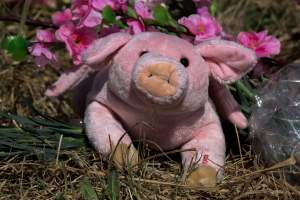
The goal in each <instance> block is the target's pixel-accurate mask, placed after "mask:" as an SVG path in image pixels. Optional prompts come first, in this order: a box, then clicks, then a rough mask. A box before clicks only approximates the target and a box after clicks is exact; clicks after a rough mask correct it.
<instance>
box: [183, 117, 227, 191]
mask: <svg viewBox="0 0 300 200" xmlns="http://www.w3.org/2000/svg"><path fill="white" fill-rule="evenodd" d="M187 149H194V150H195V151H183V152H182V153H181V156H182V162H183V165H184V167H185V170H187V169H188V168H190V167H191V166H193V165H195V166H196V168H195V169H194V170H193V171H192V172H191V173H190V174H189V175H188V177H187V184H189V185H190V186H206V187H213V186H215V185H216V183H217V182H218V181H219V180H221V179H222V178H223V166H224V159H225V138H224V135H223V131H222V129H221V126H220V124H219V123H218V122H215V123H210V124H208V125H207V126H205V127H202V128H200V129H199V130H197V133H196V135H195V137H194V138H193V139H192V140H190V141H189V142H187V143H186V144H184V145H183V146H182V150H187Z"/></svg>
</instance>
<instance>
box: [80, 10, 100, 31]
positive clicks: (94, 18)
mask: <svg viewBox="0 0 300 200" xmlns="http://www.w3.org/2000/svg"><path fill="white" fill-rule="evenodd" d="M101 22H102V15H101V13H100V12H99V11H96V10H95V9H93V8H90V9H89V10H88V12H87V15H86V16H84V17H83V19H81V21H80V23H79V26H81V25H83V26H86V27H90V28H92V27H95V26H97V25H99V24H101Z"/></svg>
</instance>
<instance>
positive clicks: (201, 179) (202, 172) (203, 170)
mask: <svg viewBox="0 0 300 200" xmlns="http://www.w3.org/2000/svg"><path fill="white" fill-rule="evenodd" d="M186 182H187V184H188V185H189V186H192V187H197V186H204V187H214V186H216V184H217V171H216V170H215V169H214V168H212V167H210V166H206V165H203V166H199V167H198V168H196V169H195V170H194V171H192V172H191V173H190V174H189V176H188V177H187V180H186Z"/></svg>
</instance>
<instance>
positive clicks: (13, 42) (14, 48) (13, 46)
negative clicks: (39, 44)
mask: <svg viewBox="0 0 300 200" xmlns="http://www.w3.org/2000/svg"><path fill="white" fill-rule="evenodd" d="M27 47H28V42H27V40H26V39H25V38H24V37H22V36H19V35H17V36H14V35H11V36H7V37H5V38H4V39H3V41H2V42H1V48H2V49H5V50H6V51H7V52H8V53H9V54H11V56H12V58H13V59H14V60H16V61H21V60H24V59H25V58H26V56H27V54H28V52H27Z"/></svg>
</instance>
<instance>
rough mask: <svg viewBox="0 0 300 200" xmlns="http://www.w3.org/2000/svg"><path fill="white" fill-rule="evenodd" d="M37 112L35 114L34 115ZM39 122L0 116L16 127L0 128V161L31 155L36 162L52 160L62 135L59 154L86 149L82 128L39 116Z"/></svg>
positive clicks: (17, 117)
mask: <svg viewBox="0 0 300 200" xmlns="http://www.w3.org/2000/svg"><path fill="white" fill-rule="evenodd" d="M36 112H37V111H36ZM38 115H39V117H38V118H28V117H22V116H18V115H12V114H6V113H0V120H5V121H8V120H9V121H13V122H14V124H15V126H3V125H1V126H0V158H1V157H6V156H13V155H23V156H24V155H26V156H28V155H32V156H36V157H37V158H38V159H43V160H49V159H54V158H55V157H56V155H57V148H58V146H59V141H60V137H61V135H63V140H62V142H61V151H63V150H70V149H78V148H82V147H84V146H85V137H84V135H83V134H82V128H81V127H76V126H73V125H69V124H67V123H64V122H61V121H58V120H56V119H54V118H50V117H48V116H45V115H41V114H40V113H38Z"/></svg>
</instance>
